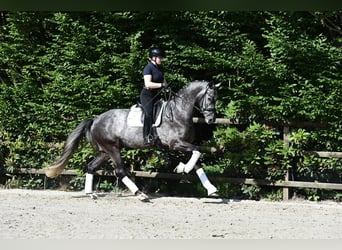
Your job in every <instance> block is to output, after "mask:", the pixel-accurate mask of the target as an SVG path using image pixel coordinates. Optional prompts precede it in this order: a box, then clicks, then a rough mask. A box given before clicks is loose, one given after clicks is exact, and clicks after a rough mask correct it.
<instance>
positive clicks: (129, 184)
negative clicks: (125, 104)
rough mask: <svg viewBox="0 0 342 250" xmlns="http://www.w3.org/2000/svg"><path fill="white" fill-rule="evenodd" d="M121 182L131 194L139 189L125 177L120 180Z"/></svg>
mask: <svg viewBox="0 0 342 250" xmlns="http://www.w3.org/2000/svg"><path fill="white" fill-rule="evenodd" d="M122 182H123V184H125V185H126V187H127V188H128V189H129V190H130V191H131V192H132V193H133V194H135V193H136V192H137V191H138V190H139V188H138V187H137V186H136V185H135V184H134V182H133V181H131V179H130V178H128V177H127V176H125V177H124V178H122Z"/></svg>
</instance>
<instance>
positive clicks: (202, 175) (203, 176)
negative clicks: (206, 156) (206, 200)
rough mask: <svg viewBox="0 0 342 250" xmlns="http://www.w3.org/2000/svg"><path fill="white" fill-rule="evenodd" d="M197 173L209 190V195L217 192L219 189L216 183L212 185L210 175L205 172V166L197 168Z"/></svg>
mask: <svg viewBox="0 0 342 250" xmlns="http://www.w3.org/2000/svg"><path fill="white" fill-rule="evenodd" d="M196 174H197V175H198V177H199V178H200V180H201V183H202V185H203V187H205V189H206V190H207V191H208V195H211V194H213V193H215V192H216V191H217V188H216V187H215V186H214V185H212V184H211V183H210V181H209V180H208V177H207V175H206V174H205V173H204V170H203V168H199V169H197V170H196Z"/></svg>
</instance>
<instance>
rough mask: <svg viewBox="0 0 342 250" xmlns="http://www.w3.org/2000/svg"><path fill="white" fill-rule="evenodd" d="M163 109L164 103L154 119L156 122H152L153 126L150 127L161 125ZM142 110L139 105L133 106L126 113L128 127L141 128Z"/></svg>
mask: <svg viewBox="0 0 342 250" xmlns="http://www.w3.org/2000/svg"><path fill="white" fill-rule="evenodd" d="M164 107H165V102H163V104H162V106H161V109H160V111H159V113H158V116H157V118H156V120H155V121H154V124H153V125H152V126H153V127H158V126H160V124H161V120H162V119H161V116H162V114H163V111H164ZM142 115H143V112H142V108H141V106H139V105H136V104H135V105H133V106H132V107H131V108H130V110H129V113H128V116H127V125H128V126H130V127H143V126H144V124H143V119H142Z"/></svg>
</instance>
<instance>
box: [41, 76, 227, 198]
mask: <svg viewBox="0 0 342 250" xmlns="http://www.w3.org/2000/svg"><path fill="white" fill-rule="evenodd" d="M219 86H220V84H214V83H212V82H207V81H194V82H191V83H190V84H188V85H187V86H185V87H184V88H182V89H181V90H179V91H178V92H177V93H174V94H173V95H172V98H170V100H169V102H168V103H167V105H166V107H165V110H164V112H163V114H162V123H161V124H160V125H159V126H158V127H155V132H156V134H157V136H158V140H159V143H160V144H161V145H162V147H164V148H165V149H168V150H176V151H181V152H189V153H190V154H191V153H192V155H191V157H190V159H189V161H188V162H187V163H186V164H184V163H182V162H180V163H179V165H178V166H177V167H176V168H175V172H177V173H183V172H185V173H189V172H190V171H191V170H193V169H195V170H196V174H197V175H198V177H199V179H200V181H201V183H202V185H203V186H204V188H206V189H207V191H208V195H209V196H215V195H217V194H216V192H217V189H216V187H215V186H213V185H212V184H211V182H210V181H209V180H208V178H207V175H206V174H205V172H204V170H203V168H201V167H200V166H199V165H198V164H196V163H197V161H198V159H199V158H200V155H201V153H200V147H199V146H196V145H193V144H192V142H193V141H194V127H193V121H192V118H193V110H194V108H197V109H199V110H200V111H201V113H202V114H203V116H204V119H205V121H206V123H208V124H211V123H213V122H214V121H215V102H216V99H217V88H218V87H219ZM129 112H130V110H129V109H112V110H109V111H107V112H105V113H102V114H101V115H99V116H98V117H97V118H95V119H86V120H84V121H83V122H81V123H80V124H79V125H78V126H77V127H76V128H75V130H74V131H72V132H71V134H70V135H69V136H68V138H67V141H66V145H65V147H64V153H63V155H62V156H61V157H60V158H59V159H58V160H57V162H56V163H55V164H54V165H52V166H50V167H48V168H46V170H45V173H46V176H48V177H50V178H55V177H57V176H58V175H59V174H60V173H61V172H62V171H63V169H64V168H65V166H66V165H67V163H68V160H69V158H70V157H71V156H72V154H73V153H74V152H75V151H76V150H77V148H78V146H79V143H80V141H81V139H82V138H83V137H84V136H86V138H87V139H88V141H89V142H90V143H91V144H92V145H94V146H95V147H96V148H97V149H98V151H99V155H98V156H97V157H96V158H95V159H94V160H93V161H91V162H90V163H89V164H88V166H87V169H88V170H87V174H86V180H85V190H84V191H85V193H86V194H92V193H93V175H94V173H95V171H96V170H97V169H98V168H99V167H100V166H101V164H102V163H104V162H106V161H107V160H108V159H110V158H111V159H112V160H113V162H114V165H115V168H114V171H115V175H116V176H117V177H118V178H119V179H120V180H121V181H122V182H123V183H124V184H125V185H126V187H127V188H128V189H129V190H130V191H131V192H132V193H133V194H135V195H137V196H139V198H140V199H141V200H144V199H148V196H147V195H145V194H144V193H143V192H141V191H140V190H139V188H138V187H137V186H136V184H135V183H134V182H133V181H132V180H131V179H130V178H129V177H128V176H127V173H126V171H125V170H124V167H123V162H122V159H121V155H120V149H121V148H123V147H125V148H145V147H147V146H146V145H145V144H144V142H143V134H142V131H143V130H142V127H135V126H129V125H128V123H127V116H128V114H129ZM148 147H150V146H148Z"/></svg>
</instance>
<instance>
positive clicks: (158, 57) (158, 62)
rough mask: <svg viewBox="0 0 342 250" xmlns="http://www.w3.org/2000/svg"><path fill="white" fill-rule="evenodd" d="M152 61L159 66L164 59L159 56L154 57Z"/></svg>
mask: <svg viewBox="0 0 342 250" xmlns="http://www.w3.org/2000/svg"><path fill="white" fill-rule="evenodd" d="M153 59H154V61H155V62H156V64H158V65H160V64H162V62H163V59H164V58H163V57H161V56H154V57H153Z"/></svg>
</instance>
